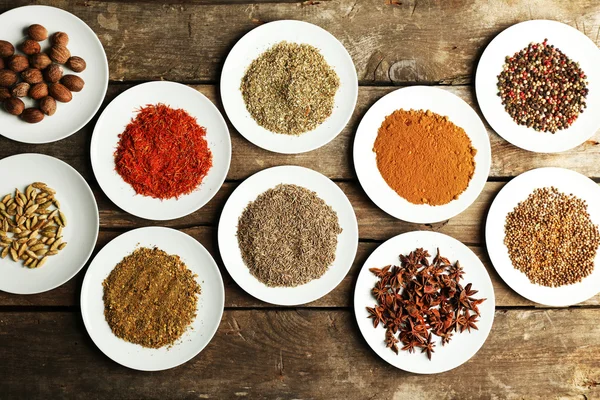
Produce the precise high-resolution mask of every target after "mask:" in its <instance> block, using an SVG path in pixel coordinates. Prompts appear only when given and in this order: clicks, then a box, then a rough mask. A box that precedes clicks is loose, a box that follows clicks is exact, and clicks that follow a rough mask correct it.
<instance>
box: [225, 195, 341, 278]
mask: <svg viewBox="0 0 600 400" xmlns="http://www.w3.org/2000/svg"><path fill="white" fill-rule="evenodd" d="M341 232H342V229H341V228H340V225H339V222H338V217H337V214H336V212H335V211H334V210H333V209H332V208H331V206H329V205H327V203H325V202H324V201H323V200H322V199H321V198H319V197H318V196H317V194H316V193H315V192H312V191H310V190H308V189H305V188H303V187H300V186H296V185H278V186H276V187H275V188H273V189H269V190H267V191H266V192H264V193H262V194H261V195H259V196H258V197H257V198H256V200H254V201H253V202H251V203H250V204H248V206H247V207H246V209H245V210H244V212H243V213H242V215H241V216H240V218H239V221H238V230H237V237H238V243H239V246H240V250H241V253H242V258H243V260H244V263H245V264H246V266H247V267H248V268H249V269H250V273H252V275H254V276H255V277H256V278H257V279H258V280H259V281H261V282H263V283H264V284H266V285H267V286H287V287H291V286H298V285H303V284H305V283H307V282H310V281H312V280H313V279H317V278H319V277H321V276H322V275H323V274H324V273H325V272H326V271H327V268H328V267H329V266H330V265H331V264H332V263H333V261H334V260H335V251H336V248H337V237H338V235H339V234H340V233H341Z"/></svg>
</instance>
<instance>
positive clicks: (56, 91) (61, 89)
mask: <svg viewBox="0 0 600 400" xmlns="http://www.w3.org/2000/svg"><path fill="white" fill-rule="evenodd" d="M49 92H50V96H52V97H54V99H55V100H56V101H60V102H61V103H68V102H70V101H71V100H72V99H73V95H72V94H71V91H70V90H69V89H67V88H66V87H65V86H64V85H62V84H60V83H53V84H52V85H50V89H49Z"/></svg>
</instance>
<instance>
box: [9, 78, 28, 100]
mask: <svg viewBox="0 0 600 400" xmlns="http://www.w3.org/2000/svg"><path fill="white" fill-rule="evenodd" d="M29 88H30V86H29V83H27V82H19V83H17V84H16V85H15V86H13V88H12V90H11V93H12V95H13V97H25V96H27V93H29Z"/></svg>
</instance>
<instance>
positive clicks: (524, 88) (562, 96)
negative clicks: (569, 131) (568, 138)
mask: <svg viewBox="0 0 600 400" xmlns="http://www.w3.org/2000/svg"><path fill="white" fill-rule="evenodd" d="M587 95H588V88H587V76H586V75H585V73H584V72H583V71H582V70H581V68H580V67H579V63H576V62H574V61H572V60H571V59H569V57H567V56H566V55H565V54H564V53H563V52H562V51H560V50H559V49H558V48H556V47H554V45H549V44H548V40H547V39H546V40H544V41H543V42H542V43H531V44H529V46H527V47H526V48H524V49H523V50H521V51H519V52H517V53H515V54H514V55H513V56H512V57H510V56H508V57H506V63H505V64H504V66H503V69H502V73H500V75H498V96H500V98H501V99H502V104H503V105H504V108H505V110H506V112H508V113H509V114H510V116H511V117H512V118H513V120H514V121H515V122H516V123H517V124H519V125H525V126H527V127H530V128H533V129H535V130H536V131H543V132H552V133H555V132H556V131H558V130H559V129H566V128H568V127H569V126H570V125H571V124H572V123H573V122H574V121H575V120H576V119H577V117H578V116H579V114H580V113H582V112H583V111H584V109H585V108H586V97H587Z"/></svg>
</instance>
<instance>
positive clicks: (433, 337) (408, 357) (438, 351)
mask: <svg viewBox="0 0 600 400" xmlns="http://www.w3.org/2000/svg"><path fill="white" fill-rule="evenodd" d="M494 311H495V297H494V288H493V286H492V281H491V279H490V277H489V275H488V273H487V270H486V269H485V267H484V266H483V264H482V263H481V261H480V260H479V258H478V257H477V256H476V255H475V253H473V251H472V250H470V249H469V248H468V247H467V246H465V245H464V244H462V243H461V242H459V241H458V240H456V239H453V238H451V237H449V236H446V235H443V234H441V233H437V232H428V231H417V232H409V233H405V234H402V235H398V236H395V237H393V238H391V239H389V240H387V241H386V242H385V243H383V244H382V245H381V246H379V247H378V248H377V249H376V250H375V251H374V252H373V253H372V254H371V255H370V256H369V258H368V259H367V261H366V262H365V264H364V265H363V267H362V269H361V271H360V273H359V275H358V280H357V282H356V289H355V291H354V312H355V315H356V319H357V321H358V326H359V328H360V331H361V333H362V335H363V336H364V338H365V340H366V341H367V343H368V344H369V346H371V348H372V349H373V350H374V351H375V353H377V355H379V356H380V357H381V358H383V359H384V360H385V361H387V362H388V363H390V364H392V365H393V366H395V367H396V368H400V369H403V370H405V371H409V372H414V373H419V374H435V373H440V372H444V371H448V370H451V369H453V368H456V367H458V366H460V365H462V364H463V363H465V362H467V361H468V360H469V359H470V358H471V357H473V356H474V355H475V354H476V353H477V352H478V351H479V349H480V348H481V346H483V344H484V342H485V341H486V339H487V337H488V335H489V333H490V330H491V328H492V324H493V321H494Z"/></svg>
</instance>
